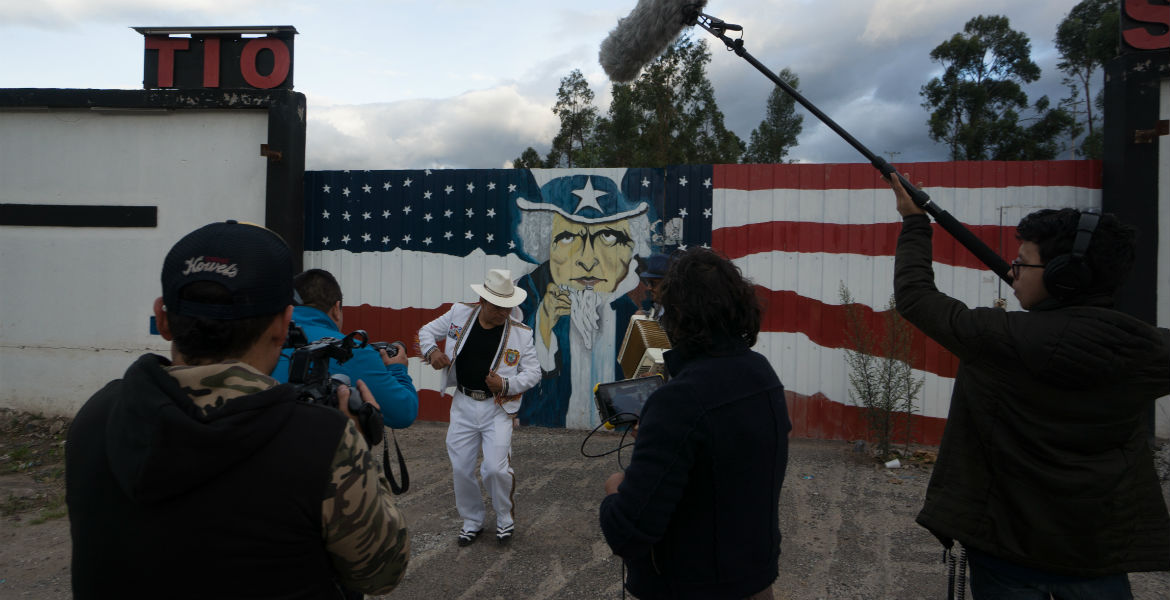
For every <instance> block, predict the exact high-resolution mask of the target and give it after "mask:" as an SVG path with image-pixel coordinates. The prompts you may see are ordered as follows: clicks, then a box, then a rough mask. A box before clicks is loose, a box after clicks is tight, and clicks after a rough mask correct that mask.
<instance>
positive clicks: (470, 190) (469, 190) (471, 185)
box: [467, 183, 475, 194]
mask: <svg viewBox="0 0 1170 600" xmlns="http://www.w3.org/2000/svg"><path fill="white" fill-rule="evenodd" d="M474 192H475V184H474V183H468V184H467V193H468V194H471V193H474Z"/></svg>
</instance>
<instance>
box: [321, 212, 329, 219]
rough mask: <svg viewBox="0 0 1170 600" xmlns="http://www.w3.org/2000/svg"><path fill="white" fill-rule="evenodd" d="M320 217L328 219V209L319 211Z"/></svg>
mask: <svg viewBox="0 0 1170 600" xmlns="http://www.w3.org/2000/svg"><path fill="white" fill-rule="evenodd" d="M321 218H322V219H328V218H329V211H327V210H323V211H321Z"/></svg>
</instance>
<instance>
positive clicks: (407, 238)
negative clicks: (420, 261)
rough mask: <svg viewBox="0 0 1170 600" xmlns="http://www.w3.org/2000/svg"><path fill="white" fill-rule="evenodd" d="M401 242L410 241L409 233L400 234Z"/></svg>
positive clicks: (407, 242) (406, 242)
mask: <svg viewBox="0 0 1170 600" xmlns="http://www.w3.org/2000/svg"><path fill="white" fill-rule="evenodd" d="M402 243H404V244H409V243H410V234H407V235H404V236H402Z"/></svg>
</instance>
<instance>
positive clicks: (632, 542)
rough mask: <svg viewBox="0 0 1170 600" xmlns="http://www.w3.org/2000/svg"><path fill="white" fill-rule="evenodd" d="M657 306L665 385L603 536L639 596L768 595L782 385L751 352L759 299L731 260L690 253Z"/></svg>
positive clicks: (612, 502)
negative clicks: (664, 346) (666, 341)
mask: <svg viewBox="0 0 1170 600" xmlns="http://www.w3.org/2000/svg"><path fill="white" fill-rule="evenodd" d="M660 285H661V287H660V288H659V294H658V297H659V298H660V299H661V301H662V304H663V306H664V307H665V312H664V313H663V315H662V326H663V329H664V330H665V331H666V333H667V335H669V336H670V339H671V343H672V344H673V349H672V350H669V351H667V352H666V354H665V359H666V367H667V369H669V371H670V376H671V378H670V381H667V382H666V383H664V384H662V387H660V388H658V389H657V390H655V391H654V393H653V394H651V396H650V398H649V399H647V400H646V404H645V406H644V407H643V408H642V414H641V418H640V422H639V426H638V436H637V439H636V441H635V442H634V452H633V455H632V456H631V457H630V464H629V466H628V467H627V468H626V470H625V472H624V473H614V474H613V475H611V476H610V477H609V479H607V480H606V482H605V493H606V494H607V496H606V497H605V499H604V500H603V501H602V503H601V530H602V532H603V533H604V534H605V541H606V542H607V543H608V544H609V547H610V548H611V549H612V550H613V552H614V554H617V555H618V556H621V557H622V558H623V559H625V561H626V564H627V566H628V568H629V579H628V581H627V582H626V589H628V590H629V591H630V593H632V594H634V595H635V596H637V597H639V598H734V599H743V598H749V597H750V598H754V599H760V600H763V599H770V598H772V589H771V585H772V582H773V581H775V579H776V577H777V575H778V572H779V571H778V569H779V565H778V560H779V557H780V522H779V513H778V506H779V502H780V487H781V485H782V484H783V482H784V473H785V470H786V468H787V465H788V432H789V431H790V430H791V429H792V425H791V424H790V422H789V420H788V408H787V404H786V402H785V400H784V386H783V385H782V384H781V383H780V379H779V378H778V377H777V376H776V372H775V371H774V370H773V369H772V366H771V364H769V363H768V359H766V358H765V357H764V356H763V355H761V354H758V353H756V352H754V351H752V350H751V347H752V345H754V344H755V342H756V336H757V335H758V334H759V331H760V313H761V309H760V302H759V299H758V298H757V297H756V292H755V289H754V288H753V286H752V284H751V283H750V282H749V281H747V280H745V279H744V278H743V276H742V275H741V274H740V272H739V269H738V268H736V266H735V265H734V264H732V263H731V261H729V260H727V259H726V258H723V257H720V256H718V255H717V254H715V253H714V252H711V251H710V250H706V249H703V248H692V249H690V250H687V251H686V252H684V253H682V254H679V255H677V256H676V257H675V258H674V259H673V260H672V261H671V263H670V266H669V267H668V268H667V271H666V276H665V277H664V278H663V281H662V283H661V284H660Z"/></svg>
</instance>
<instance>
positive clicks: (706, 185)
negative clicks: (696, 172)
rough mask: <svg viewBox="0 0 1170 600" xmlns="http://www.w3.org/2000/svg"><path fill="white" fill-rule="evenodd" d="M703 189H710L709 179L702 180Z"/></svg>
mask: <svg viewBox="0 0 1170 600" xmlns="http://www.w3.org/2000/svg"><path fill="white" fill-rule="evenodd" d="M703 187H705V188H709V187H711V178H710V177H708V178H706V179H704V180H703Z"/></svg>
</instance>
